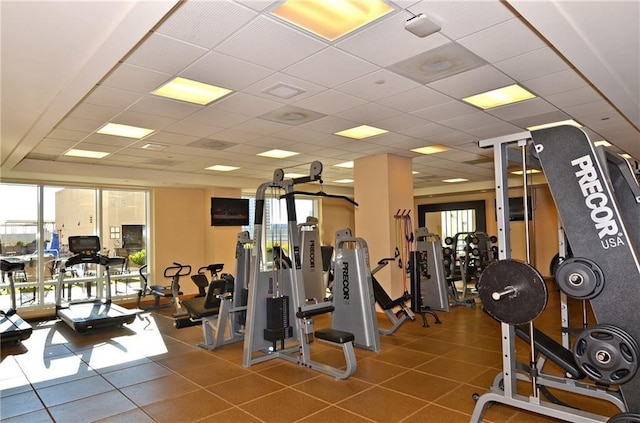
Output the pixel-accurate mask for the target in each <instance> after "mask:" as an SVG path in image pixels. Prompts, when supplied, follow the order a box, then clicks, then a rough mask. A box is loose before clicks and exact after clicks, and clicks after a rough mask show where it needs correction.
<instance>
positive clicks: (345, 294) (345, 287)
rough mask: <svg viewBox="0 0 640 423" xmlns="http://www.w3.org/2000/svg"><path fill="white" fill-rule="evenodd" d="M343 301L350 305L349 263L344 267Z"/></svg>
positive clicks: (344, 264) (345, 263)
mask: <svg viewBox="0 0 640 423" xmlns="http://www.w3.org/2000/svg"><path fill="white" fill-rule="evenodd" d="M342 300H343V301H344V302H345V304H348V303H349V263H347V262H346V261H345V262H344V263H343V267H342Z"/></svg>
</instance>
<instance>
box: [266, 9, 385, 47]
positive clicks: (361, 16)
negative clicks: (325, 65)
mask: <svg viewBox="0 0 640 423" xmlns="http://www.w3.org/2000/svg"><path fill="white" fill-rule="evenodd" d="M391 11H393V7H391V6H390V5H388V4H387V3H384V2H383V1H381V0H370V1H362V0H331V1H327V0H286V1H285V2H284V3H282V4H281V5H280V6H278V7H276V8H275V9H273V10H272V11H271V14H272V15H274V16H277V17H279V18H280V19H283V20H285V21H287V22H289V23H290V24H293V25H295V26H297V27H299V28H301V29H303V30H305V31H309V32H311V33H312V34H315V35H317V36H319V37H322V38H324V39H325V40H328V41H334V40H337V39H338V38H340V37H342V36H344V35H346V34H348V33H350V32H352V31H355V30H356V29H358V28H360V27H362V26H364V25H367V24H368V23H371V22H373V21H375V20H376V19H378V18H381V17H382V16H384V15H386V14H387V13H389V12H391Z"/></svg>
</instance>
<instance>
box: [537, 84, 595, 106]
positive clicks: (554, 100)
mask: <svg viewBox="0 0 640 423" xmlns="http://www.w3.org/2000/svg"><path fill="white" fill-rule="evenodd" d="M546 99H547V101H548V102H549V103H551V104H553V105H555V106H556V107H561V108H564V107H570V106H577V105H579V104H584V103H591V102H593V101H600V100H601V97H600V94H598V93H597V92H596V91H595V90H594V89H593V88H592V87H582V88H577V89H575V90H570V91H563V92H561V93H559V94H552V95H549V96H547V97H546Z"/></svg>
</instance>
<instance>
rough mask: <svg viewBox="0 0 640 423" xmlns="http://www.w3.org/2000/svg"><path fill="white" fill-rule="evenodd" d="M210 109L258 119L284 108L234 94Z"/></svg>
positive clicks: (280, 105)
mask: <svg viewBox="0 0 640 423" xmlns="http://www.w3.org/2000/svg"><path fill="white" fill-rule="evenodd" d="M210 107H212V108H214V109H218V110H224V111H227V112H231V113H238V114H241V115H245V116H251V117H257V116H260V115H263V114H265V113H269V112H270V111H272V110H276V109H278V108H280V107H282V103H278V102H276V101H272V100H268V99H266V98H260V97H256V96H254V95H250V94H245V93H234V94H231V95H229V96H227V97H225V98H223V99H222V100H219V101H217V102H215V103H213V104H212V105H211V106H210Z"/></svg>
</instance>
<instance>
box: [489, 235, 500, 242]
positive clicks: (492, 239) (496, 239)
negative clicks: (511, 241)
mask: <svg viewBox="0 0 640 423" xmlns="http://www.w3.org/2000/svg"><path fill="white" fill-rule="evenodd" d="M489 241H491V242H492V243H494V244H495V243H496V242H498V237H497V236H495V235H491V236H490V237H489Z"/></svg>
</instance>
